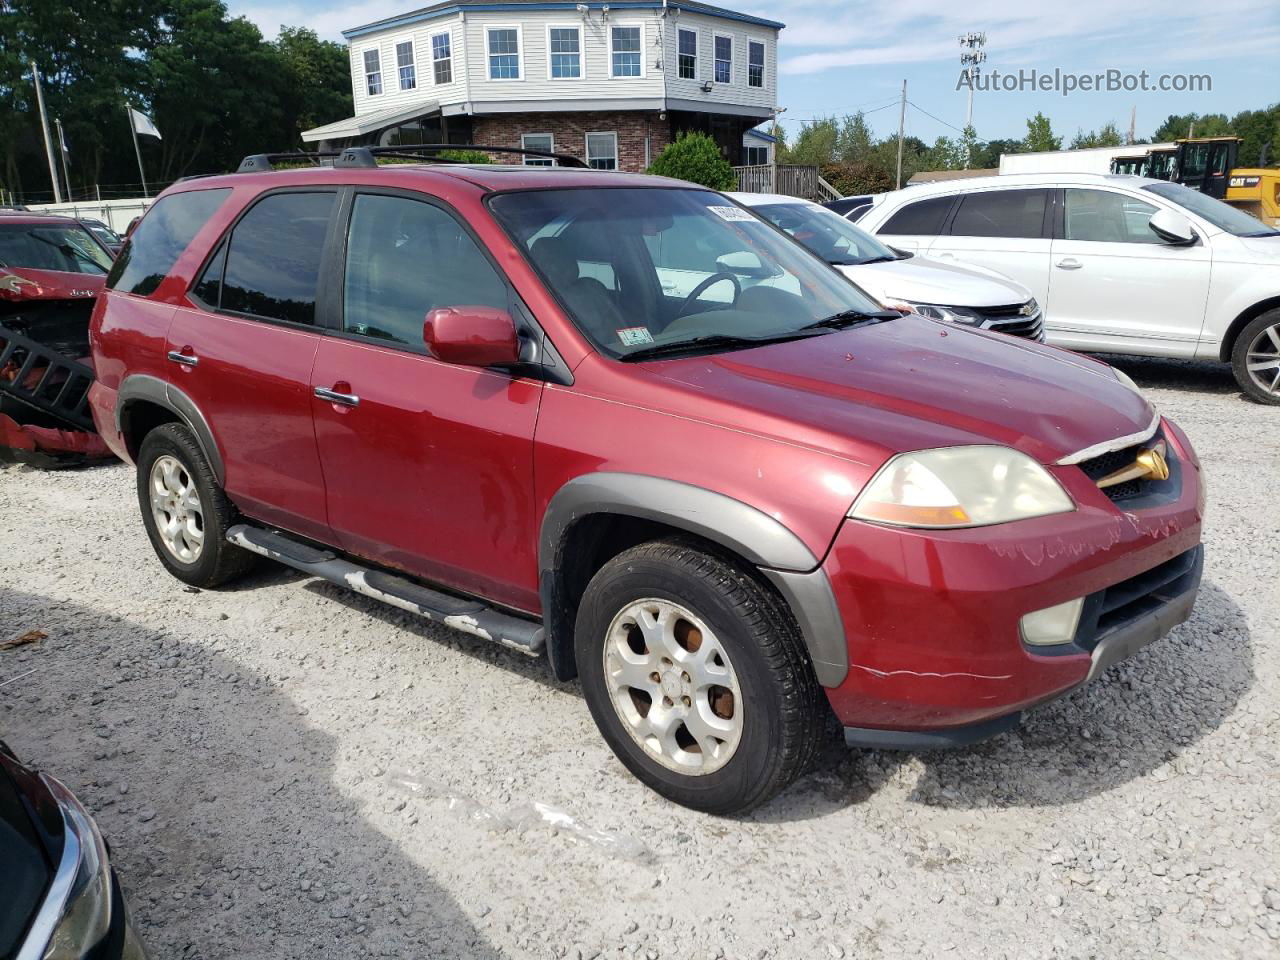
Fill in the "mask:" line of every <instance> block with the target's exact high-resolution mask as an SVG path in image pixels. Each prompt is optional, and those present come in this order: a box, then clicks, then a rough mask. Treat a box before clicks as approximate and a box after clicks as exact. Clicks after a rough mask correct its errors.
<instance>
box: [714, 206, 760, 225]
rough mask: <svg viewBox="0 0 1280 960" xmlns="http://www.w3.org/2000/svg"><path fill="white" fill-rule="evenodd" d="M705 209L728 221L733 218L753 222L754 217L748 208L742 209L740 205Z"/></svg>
mask: <svg viewBox="0 0 1280 960" xmlns="http://www.w3.org/2000/svg"><path fill="white" fill-rule="evenodd" d="M707 209H708V210H710V211H711V212H712V213H714V214H715V215H716V216H717V217H719V218H720V219H721V220H728V221H730V222H732V221H734V220H745V221H747V222H748V223H753V222H755V219H756V218H755V216H754V215H753V214H752V213H751V211H750V210H743V209H742V208H741V207H707Z"/></svg>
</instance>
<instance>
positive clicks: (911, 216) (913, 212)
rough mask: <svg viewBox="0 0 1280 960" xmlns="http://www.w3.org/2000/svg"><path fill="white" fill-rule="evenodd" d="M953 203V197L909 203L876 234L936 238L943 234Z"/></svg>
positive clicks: (932, 198)
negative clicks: (944, 223)
mask: <svg viewBox="0 0 1280 960" xmlns="http://www.w3.org/2000/svg"><path fill="white" fill-rule="evenodd" d="M951 202H952V198H951V197H931V198H930V199H928V200H917V201H915V202H914V203H908V204H907V205H906V206H905V207H903V208H902V209H901V210H899V211H898V212H897V213H895V214H894V215H893V216H891V217H890V218H889V220H888V222H887V223H885V225H884V226H883V227H881V228H880V229H879V230H877V231H876V232H877V233H888V234H894V235H897V236H907V235H921V236H926V237H935V236H937V235H938V234H940V233H941V232H942V224H943V222H944V221H945V220H946V219H947V213H948V211H950V210H951Z"/></svg>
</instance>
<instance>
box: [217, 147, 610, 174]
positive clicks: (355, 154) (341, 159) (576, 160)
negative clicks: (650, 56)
mask: <svg viewBox="0 0 1280 960" xmlns="http://www.w3.org/2000/svg"><path fill="white" fill-rule="evenodd" d="M449 150H478V151H480V152H482V153H512V154H518V155H519V156H522V157H540V158H545V159H547V160H555V161H558V162H559V163H560V165H561V166H564V167H578V168H585V167H586V166H587V165H586V164H585V163H583V161H582V159H581V158H580V157H575V156H573V155H572V154H569V153H551V152H549V151H547V150H525V149H524V148H522V147H492V146H488V145H481V144H476V143H402V144H398V145H396V146H392V147H347V148H346V149H345V150H343V151H342V153H341V154H340V155H339V156H338V159H336V160H334V162H333V165H334V166H335V167H346V168H351V167H376V166H377V165H378V158H379V157H395V158H397V159H413V158H421V159H424V160H425V159H428V158H430V160H431V162H433V163H465V162H466V161H465V160H462V161H460V160H457V159H454V158H452V157H438V156H434V154H438V153H441V152H443V151H449ZM250 159H253V158H250V157H246V158H245V160H246V162H247V161H248V160H250ZM241 166H242V167H243V166H244V165H243V164H241Z"/></svg>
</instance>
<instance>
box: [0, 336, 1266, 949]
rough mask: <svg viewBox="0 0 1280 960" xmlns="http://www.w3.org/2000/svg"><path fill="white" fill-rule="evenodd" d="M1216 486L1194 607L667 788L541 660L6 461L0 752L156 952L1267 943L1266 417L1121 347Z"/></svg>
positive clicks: (1218, 384) (0, 531)
mask: <svg viewBox="0 0 1280 960" xmlns="http://www.w3.org/2000/svg"><path fill="white" fill-rule="evenodd" d="M1121 366H1122V367H1123V368H1124V369H1126V370H1127V371H1129V372H1130V373H1131V374H1132V375H1133V376H1134V377H1135V379H1137V380H1138V382H1139V383H1141V384H1143V385H1144V386H1146V387H1148V388H1149V389H1150V393H1151V395H1152V396H1153V398H1154V399H1156V400H1157V402H1158V403H1159V404H1160V406H1161V407H1162V409H1163V410H1164V411H1165V412H1167V413H1169V414H1171V415H1173V416H1174V417H1176V418H1177V419H1178V420H1179V421H1180V422H1181V423H1182V425H1183V426H1184V427H1185V428H1186V430H1187V432H1188V433H1189V434H1190V436H1191V438H1192V440H1193V441H1194V442H1195V443H1196V445H1197V447H1198V449H1199V452H1200V455H1201V457H1202V458H1203V460H1204V461H1205V463H1206V465H1207V470H1208V477H1209V488H1210V513H1209V517H1208V522H1207V526H1206V540H1207V543H1208V551H1209V552H1208V566H1207V569H1206V573H1205V582H1204V587H1203V591H1202V593H1201V597H1200V602H1199V604H1198V606H1197V607H1196V611H1195V614H1194V617H1193V618H1192V620H1191V621H1190V622H1189V623H1187V624H1185V625H1184V626H1182V627H1180V628H1179V629H1178V630H1176V631H1175V632H1174V633H1173V635H1171V636H1170V637H1169V638H1167V639H1166V640H1164V641H1163V642H1161V643H1160V644H1157V645H1156V646H1155V647H1153V648H1150V649H1149V650H1147V651H1145V652H1144V653H1142V654H1140V655H1139V656H1138V657H1136V658H1135V659H1133V660H1131V661H1129V662H1128V663H1125V664H1122V665H1120V666H1119V667H1117V668H1115V669H1113V670H1112V671H1111V672H1110V673H1109V674H1107V675H1106V676H1105V677H1104V678H1102V679H1101V680H1100V681H1099V682H1097V683H1096V684H1094V685H1093V686H1091V687H1090V688H1089V689H1087V690H1084V691H1079V692H1077V693H1075V694H1074V695H1072V696H1070V697H1068V698H1066V699H1065V700H1062V701H1060V702H1058V703H1055V704H1052V705H1049V706H1047V707H1045V708H1043V709H1041V710H1039V711H1037V712H1035V713H1033V714H1032V715H1030V716H1029V717H1028V719H1027V722H1026V724H1025V725H1024V727H1023V728H1022V729H1021V730H1020V731H1018V732H1016V733H1013V734H1008V735H1005V736H1002V737H1000V738H998V739H996V740H994V741H992V742H990V743H988V744H985V745H982V746H979V747H976V748H971V749H968V750H966V751H962V752H955V753H947V754H942V753H935V754H921V755H915V756H904V755H899V754H890V753H873V752H857V753H855V752H850V751H847V750H845V749H843V747H839V746H836V745H834V744H833V745H832V747H831V748H830V749H829V750H828V751H827V752H826V754H825V755H824V757H823V759H822V761H821V763H820V764H819V766H818V768H817V769H816V770H815V771H814V772H813V773H811V774H810V775H809V776H807V777H806V778H805V779H804V780H802V781H801V782H800V783H799V784H797V785H796V786H795V787H793V788H792V789H791V790H789V791H788V792H787V793H785V794H784V795H783V796H782V797H781V798H779V799H778V800H776V801H774V802H773V803H772V804H770V805H769V806H767V807H765V808H764V809H761V810H759V811H757V812H756V813H754V814H753V815H751V816H750V817H748V818H746V819H744V820H739V821H735V820H724V819H716V818H712V817H706V816H700V815H697V814H693V813H690V812H688V811H685V810H682V809H680V808H677V807H674V806H671V805H669V804H667V803H665V802H664V801H662V800H660V799H659V798H658V797H656V796H655V795H653V794H651V793H649V792H648V791H646V790H645V789H644V788H642V787H641V786H640V785H639V784H638V783H637V782H635V781H634V780H633V779H632V778H631V777H630V776H629V775H628V774H627V773H626V772H625V771H624V770H623V768H622V767H621V765H620V764H619V763H617V762H616V761H615V760H614V759H613V757H612V755H611V754H610V753H609V752H608V751H607V749H606V748H605V747H604V745H603V743H602V742H601V740H600V739H599V737H598V736H597V734H596V731H595V728H594V726H593V725H592V722H591V719H590V717H589V715H588V713H587V710H586V708H585V705H584V704H583V702H582V699H581V697H580V696H579V693H578V690H577V688H576V686H575V685H566V684H559V683H556V682H554V681H552V680H551V679H549V677H548V674H547V672H546V670H545V667H544V664H543V663H542V662H541V661H531V660H528V659H526V658H524V657H522V656H521V655H519V654H517V653H513V652H511V651H507V650H504V649H499V648H496V647H492V646H489V645H486V644H484V643H483V642H481V641H473V640H471V639H470V638H466V637H462V636H459V635H455V634H452V633H448V632H446V631H439V630H436V629H434V628H432V627H431V626H429V625H425V624H423V623H420V622H417V621H411V620H409V618H408V617H407V615H401V614H400V613H399V612H397V611H395V610H392V609H389V608H383V607H380V606H377V605H376V604H373V603H371V602H368V601H365V600H363V599H362V598H359V597H357V596H355V595H350V594H345V593H343V592H342V591H339V590H337V589H335V588H331V587H330V586H328V585H327V584H324V583H322V582H314V581H308V580H306V579H305V578H302V577H299V576H297V575H295V574H293V573H292V572H290V571H288V570H285V569H283V568H270V567H268V568H266V569H264V570H263V572H261V573H260V574H258V575H256V576H255V577H254V578H253V579H252V580H251V581H249V582H248V583H246V584H244V585H243V586H240V587H238V588H237V589H234V590H228V591H219V592H198V591H191V590H189V589H187V590H184V588H183V587H182V586H181V585H180V584H179V583H177V582H176V581H174V580H172V579H170V578H169V577H168V576H166V575H165V574H164V573H163V571H162V570H161V568H160V566H159V564H158V563H157V561H156V560H155V559H154V557H153V555H152V552H151V549H150V546H149V545H148V543H147V541H146V538H145V536H144V534H143V530H142V525H141V523H140V521H139V519H138V517H137V507H136V505H135V500H134V493H133V485H132V474H131V472H130V471H129V470H128V469H127V468H125V467H123V466H112V467H105V468H98V469H90V470H80V471H69V472H61V473H38V472H34V471H30V470H27V469H26V468H10V469H7V470H4V471H3V472H0V641H3V640H7V639H12V638H14V637H16V636H18V635H19V634H22V633H23V632H25V631H27V630H31V629H38V630H42V631H44V632H45V633H47V634H48V636H47V638H45V639H43V640H41V641H39V642H37V643H33V644H30V645H27V646H22V647H18V648H16V649H12V650H8V651H6V652H0V681H2V680H4V679H8V678H11V677H15V676H17V675H20V674H22V673H25V672H27V671H30V670H34V671H35V672H34V673H33V674H32V675H30V676H28V677H26V678H24V679H20V680H18V681H16V682H14V683H11V684H9V685H7V686H4V687H2V688H0V736H3V737H4V739H6V740H7V741H9V743H10V744H11V745H12V746H13V747H14V748H15V749H16V750H17V751H18V752H19V753H20V754H21V755H23V756H25V757H27V758H29V759H31V760H33V761H34V762H38V763H39V764H41V765H43V766H44V767H46V768H47V769H49V770H51V771H53V772H55V773H56V774H57V775H58V776H59V777H61V778H62V779H63V780H64V781H65V782H67V783H68V785H70V786H71V788H72V789H73V790H75V791H76V792H77V793H78V794H79V795H80V796H81V797H82V798H83V799H85V800H86V802H87V803H88V804H89V805H90V806H91V807H92V809H93V810H94V811H96V813H97V816H98V819H99V822H100V823H101V825H102V827H103V829H104V831H105V832H106V833H107V835H108V836H109V838H110V839H111V840H112V842H113V847H114V851H115V858H116V864H117V867H118V869H119V871H120V873H121V875H122V876H123V878H124V881H125V884H126V887H127V888H128V889H129V891H130V893H131V896H132V898H133V901H134V905H135V909H136V913H137V916H138V918H139V921H140V924H141V927H142V932H143V935H144V937H145V939H146V940H147V941H148V942H149V945H150V947H151V950H152V954H153V956H154V957H155V958H158V960H159V958H170V957H183V958H209V960H212V958H223V957H226V958H232V957H235V958H244V960H251V958H268V957H269V958H273V960H275V958H287V957H317V956H319V957H344V958H345V957H351V956H361V955H370V956H394V957H433V958H434V957H441V958H445V957H448V958H454V957H458V958H464V957H465V958H499V957H503V958H505V957H512V958H515V957H535V958H552V957H554V958H561V957H566V956H567V957H569V958H579V957H583V958H587V957H596V956H601V957H609V958H613V957H618V958H632V957H643V958H647V960H654V958H657V957H663V958H681V960H683V958H695V960H696V958H716V957H720V956H725V957H731V958H765V957H778V958H792V957H795V958H806V960H808V958H823V957H834V958H839V957H862V956H876V955H880V956H887V957H901V956H919V957H932V956H942V955H948V954H950V955H956V956H978V955H982V956H989V957H1019V958H1021V957H1029V956H1035V957H1048V956H1055V957H1056V956H1062V957H1098V956H1103V957H1126V958H1130V957H1168V956H1178V957H1229V956H1230V957H1235V956H1240V957H1264V956H1265V957H1271V958H1274V957H1276V956H1277V955H1280V815H1278V810H1280V702H1278V700H1277V694H1278V693H1280V682H1278V680H1277V676H1278V673H1280V631H1278V629H1277V616H1276V613H1277V609H1278V608H1280V603H1278V601H1280V587H1277V582H1278V577H1280V535H1278V532H1280V499H1278V498H1277V496H1276V489H1277V478H1278V477H1280V443H1278V442H1277V439H1276V438H1277V437H1280V408H1271V409H1266V408H1263V407H1260V406H1257V405H1254V404H1251V403H1249V402H1247V401H1245V400H1244V399H1243V398H1242V397H1241V396H1240V395H1239V394H1238V393H1237V392H1236V390H1235V389H1234V387H1233V385H1232V383H1231V379H1230V376H1229V374H1228V373H1227V371H1226V370H1225V369H1224V368H1222V367H1220V366H1217V365H1213V364H1191V363H1178V362H1171V361H1154V360H1133V361H1128V360H1126V361H1123V362H1122V363H1121Z"/></svg>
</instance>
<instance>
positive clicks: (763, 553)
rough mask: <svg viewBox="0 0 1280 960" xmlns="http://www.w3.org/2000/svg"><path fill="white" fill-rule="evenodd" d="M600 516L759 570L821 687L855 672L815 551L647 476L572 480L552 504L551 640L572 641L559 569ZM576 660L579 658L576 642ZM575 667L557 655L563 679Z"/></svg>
mask: <svg viewBox="0 0 1280 960" xmlns="http://www.w3.org/2000/svg"><path fill="white" fill-rule="evenodd" d="M600 513H607V514H615V515H620V516H628V517H638V518H641V519H645V520H653V521H656V522H658V523H663V524H666V525H667V526H670V527H674V528H676V529H679V530H684V531H687V532H688V533H692V534H695V535H697V536H699V537H702V538H703V539H706V540H709V541H711V542H712V543H716V544H719V545H720V546H722V547H724V548H725V549H726V550H728V551H730V552H732V553H734V554H735V555H737V556H739V557H741V558H742V559H744V560H746V561H747V562H748V563H750V564H752V565H753V566H755V567H757V568H758V569H759V570H760V572H761V573H762V574H763V575H764V576H765V577H766V578H767V579H768V580H769V581H770V582H771V583H772V584H773V585H774V587H775V588H776V589H777V590H778V592H779V593H780V594H781V595H782V598H783V599H784V600H785V601H786V603H787V605H788V606H789V607H790V608H791V612H792V614H793V616H795V618H796V621H797V623H798V624H799V625H800V632H801V634H802V635H803V637H804V641H805V646H806V647H807V648H808V651H809V656H810V659H811V660H812V661H813V668H814V673H815V675H816V676H817V678H818V682H819V683H821V684H822V685H823V686H825V687H834V686H838V685H839V684H840V683H841V682H842V681H843V680H844V678H845V676H846V675H847V674H848V672H849V651H848V646H847V641H846V639H845V633H844V625H843V623H842V622H841V619H840V611H839V608H838V607H837V606H836V601H835V596H834V594H833V593H832V590H831V583H830V581H829V580H828V578H827V575H826V573H825V572H824V571H823V570H822V569H821V566H820V559H819V558H818V557H815V556H814V554H813V551H811V550H810V549H809V548H808V547H807V546H806V545H805V544H804V542H803V541H802V540H801V539H800V538H799V537H797V536H796V535H795V534H794V533H793V532H792V531H790V530H788V529H787V528H786V527H785V526H784V525H783V524H782V523H780V522H779V521H777V520H775V519H774V518H773V517H771V516H769V515H768V514H767V513H764V512H763V511H761V510H757V509H756V508H755V507H753V506H750V505H749V504H746V503H743V502H742V501H741V500H735V499H733V498H732V497H727V496H725V495H724V494H722V493H716V492H715V491H714V490H707V489H705V488H703V487H697V486H694V485H692V484H688V483H682V482H680V481H678V480H668V479H664V478H662V477H650V476H645V475H643V474H634V473H612V472H600V473H591V474H585V475H583V476H581V477H576V478H574V479H573V480H570V481H569V482H568V483H566V484H565V485H564V486H563V487H561V488H560V490H559V491H558V492H557V493H556V495H555V496H554V497H552V498H551V503H550V504H548V506H547V512H546V514H545V516H544V517H543V521H542V532H541V535H540V537H539V540H538V568H539V577H540V583H541V585H542V600H543V607H544V611H545V617H546V620H547V626H548V628H549V629H548V634H549V635H550V636H551V637H553V638H559V639H560V640H563V638H564V637H566V636H567V637H572V631H573V624H572V623H568V622H558V620H557V614H558V612H559V611H560V610H561V609H562V606H561V604H560V597H559V593H558V590H557V589H556V584H557V576H556V571H557V570H558V569H559V568H560V566H561V563H562V561H563V551H564V545H565V543H566V540H567V536H568V533H569V529H570V528H571V527H572V526H573V524H574V523H576V522H577V521H578V520H581V519H582V518H583V517H586V516H589V515H592V514H600ZM564 619H566V618H563V617H561V618H560V620H564ZM556 645H557V646H559V645H561V644H559V643H557V644H556ZM568 657H569V658H570V659H571V658H572V643H570V644H569V650H568ZM567 666H568V664H567V663H566V662H565V661H564V659H563V652H562V654H561V655H560V656H557V653H556V651H555V650H553V651H552V667H553V668H554V669H555V671H556V674H557V676H564V675H565V671H566V667H567ZM569 675H572V674H571V673H570V674H569Z"/></svg>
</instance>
